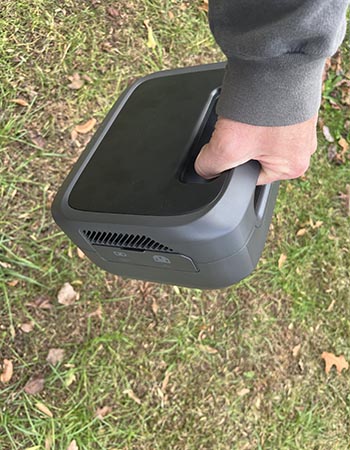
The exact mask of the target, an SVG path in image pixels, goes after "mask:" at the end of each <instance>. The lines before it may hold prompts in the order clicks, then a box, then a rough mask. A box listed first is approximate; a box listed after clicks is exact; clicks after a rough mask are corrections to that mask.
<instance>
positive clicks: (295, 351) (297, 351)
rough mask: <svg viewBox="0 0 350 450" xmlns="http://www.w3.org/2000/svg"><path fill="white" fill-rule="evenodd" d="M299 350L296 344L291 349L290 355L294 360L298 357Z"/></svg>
mask: <svg viewBox="0 0 350 450" xmlns="http://www.w3.org/2000/svg"><path fill="white" fill-rule="evenodd" d="M300 349H301V344H298V345H296V346H295V347H293V350H292V355H293V357H294V358H296V357H297V356H298V355H299V353H300Z"/></svg>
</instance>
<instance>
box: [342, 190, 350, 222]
mask: <svg viewBox="0 0 350 450" xmlns="http://www.w3.org/2000/svg"><path fill="white" fill-rule="evenodd" d="M339 198H340V199H341V200H344V201H345V208H346V211H347V215H348V216H349V217H350V184H347V185H346V192H345V193H344V192H340V194H339Z"/></svg>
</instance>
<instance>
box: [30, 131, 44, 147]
mask: <svg viewBox="0 0 350 450" xmlns="http://www.w3.org/2000/svg"><path fill="white" fill-rule="evenodd" d="M31 141H32V142H33V144H34V145H36V146H37V147H38V148H41V149H43V148H45V146H46V141H45V139H44V138H43V137H42V136H41V135H40V134H37V135H35V136H33V137H32V138H31Z"/></svg>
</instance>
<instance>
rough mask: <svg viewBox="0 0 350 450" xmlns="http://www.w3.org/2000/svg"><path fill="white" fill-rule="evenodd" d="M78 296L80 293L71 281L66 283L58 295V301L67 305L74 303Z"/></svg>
mask: <svg viewBox="0 0 350 450" xmlns="http://www.w3.org/2000/svg"><path fill="white" fill-rule="evenodd" d="M77 296H78V293H77V292H75V290H74V288H73V286H72V285H71V284H69V283H64V285H63V286H62V287H61V289H60V291H59V293H58V295H57V299H58V303H60V304H61V305H65V306H69V305H72V304H73V303H74V302H75V300H76V299H77Z"/></svg>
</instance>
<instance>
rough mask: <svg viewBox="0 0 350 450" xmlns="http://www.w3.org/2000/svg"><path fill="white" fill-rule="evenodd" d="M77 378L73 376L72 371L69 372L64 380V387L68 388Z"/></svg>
mask: <svg viewBox="0 0 350 450" xmlns="http://www.w3.org/2000/svg"><path fill="white" fill-rule="evenodd" d="M76 379H77V377H76V376H75V373H74V371H72V370H70V371H69V372H68V374H67V376H66V378H65V380H64V385H65V386H66V387H69V386H70V385H71V384H73V383H74V381H76Z"/></svg>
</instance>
